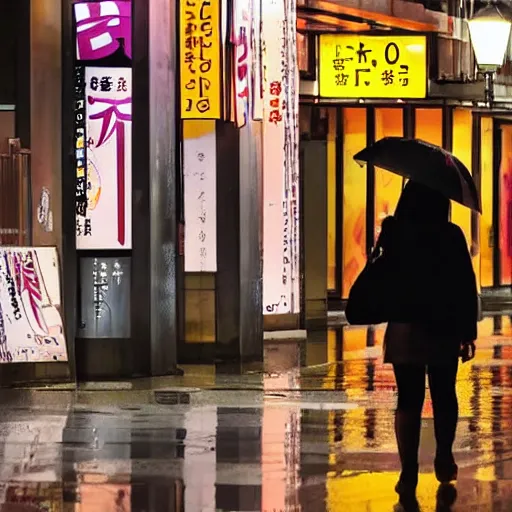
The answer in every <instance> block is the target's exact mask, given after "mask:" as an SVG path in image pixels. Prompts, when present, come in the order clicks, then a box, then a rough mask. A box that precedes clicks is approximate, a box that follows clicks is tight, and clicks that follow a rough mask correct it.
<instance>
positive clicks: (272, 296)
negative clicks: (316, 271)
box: [262, 0, 300, 314]
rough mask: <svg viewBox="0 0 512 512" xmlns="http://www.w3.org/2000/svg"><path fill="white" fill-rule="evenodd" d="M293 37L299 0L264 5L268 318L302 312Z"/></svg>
mask: <svg viewBox="0 0 512 512" xmlns="http://www.w3.org/2000/svg"><path fill="white" fill-rule="evenodd" d="M295 34H296V10H295V0H274V1H272V2H264V4H263V11H262V40H263V48H264V51H263V69H264V95H263V98H264V122H263V201H264V205H263V215H264V217H263V219H264V221H263V223H264V228H263V307H264V310H263V312H264V314H286V313H298V312H299V311H300V267H299V263H300V259H299V253H300V239H299V153H298V141H299V137H298V68H297V47H296V37H295Z"/></svg>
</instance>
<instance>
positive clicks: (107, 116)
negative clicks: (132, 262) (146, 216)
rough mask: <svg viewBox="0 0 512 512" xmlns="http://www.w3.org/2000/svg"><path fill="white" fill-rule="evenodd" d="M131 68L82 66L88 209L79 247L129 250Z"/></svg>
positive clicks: (79, 221)
mask: <svg viewBox="0 0 512 512" xmlns="http://www.w3.org/2000/svg"><path fill="white" fill-rule="evenodd" d="M131 81H132V78H131V69H130V68H101V67H98V68H96V67H87V68H86V69H85V113H86V116H85V117H86V140H85V146H86V148H87V155H86V175H87V181H86V189H87V209H86V212H85V216H84V217H83V218H80V217H78V218H77V231H76V234H77V248H78V249H131V244H132V233H131V223H132V222H131V221H132V196H131V190H132V173H131V167H132V162H131V145H132V126H131V124H132V123H131V121H132V98H131V88H132V83H131Z"/></svg>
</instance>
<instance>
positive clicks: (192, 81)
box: [179, 0, 247, 119]
mask: <svg viewBox="0 0 512 512" xmlns="http://www.w3.org/2000/svg"><path fill="white" fill-rule="evenodd" d="M246 1H247V0H246ZM179 4H180V80H181V88H180V89H181V92H180V95H181V117H182V119H220V117H221V112H222V109H221V105H222V103H221V92H222V88H221V77H222V73H221V38H220V28H221V27H220V2H219V0H187V1H186V2H185V1H183V2H180V3H179Z"/></svg>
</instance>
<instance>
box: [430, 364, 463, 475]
mask: <svg viewBox="0 0 512 512" xmlns="http://www.w3.org/2000/svg"><path fill="white" fill-rule="evenodd" d="M458 364H459V361H458V359H454V360H453V361H451V362H449V363H446V364H437V365H430V366H429V368H428V378H429V384H430V395H431V397H432V406H433V409H434V430H435V434H436V443H437V449H436V470H438V469H439V470H440V471H438V476H442V477H444V480H447V481H450V480H452V479H453V478H456V476H457V466H456V465H455V460H454V458H453V451H452V449H453V442H454V441H455V434H456V431H457V421H458V417H459V406H458V402H457V391H456V381H457V370H458ZM444 469H446V471H444ZM452 477H453V478H452Z"/></svg>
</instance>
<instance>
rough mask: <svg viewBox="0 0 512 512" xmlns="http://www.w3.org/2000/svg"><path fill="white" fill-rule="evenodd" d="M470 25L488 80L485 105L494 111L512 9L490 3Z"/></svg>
mask: <svg viewBox="0 0 512 512" xmlns="http://www.w3.org/2000/svg"><path fill="white" fill-rule="evenodd" d="M468 26H469V34H470V37H471V44H472V45H473V50H474V51H475V57H476V61H477V63H478V68H479V70H480V71H481V73H482V74H483V75H484V79H485V102H486V103H487V105H488V107H489V108H492V103H493V101H494V74H495V73H496V71H497V69H498V68H499V67H501V66H502V65H503V61H504V60H505V54H506V52H507V48H508V43H509V39H510V30H511V27H512V9H511V7H510V6H508V5H506V4H505V3H503V2H501V1H499V0H489V1H488V4H487V5H486V6H485V7H483V8H482V9H480V10H479V11H478V12H477V13H475V15H474V16H473V17H472V18H471V19H469V20H468Z"/></svg>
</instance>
